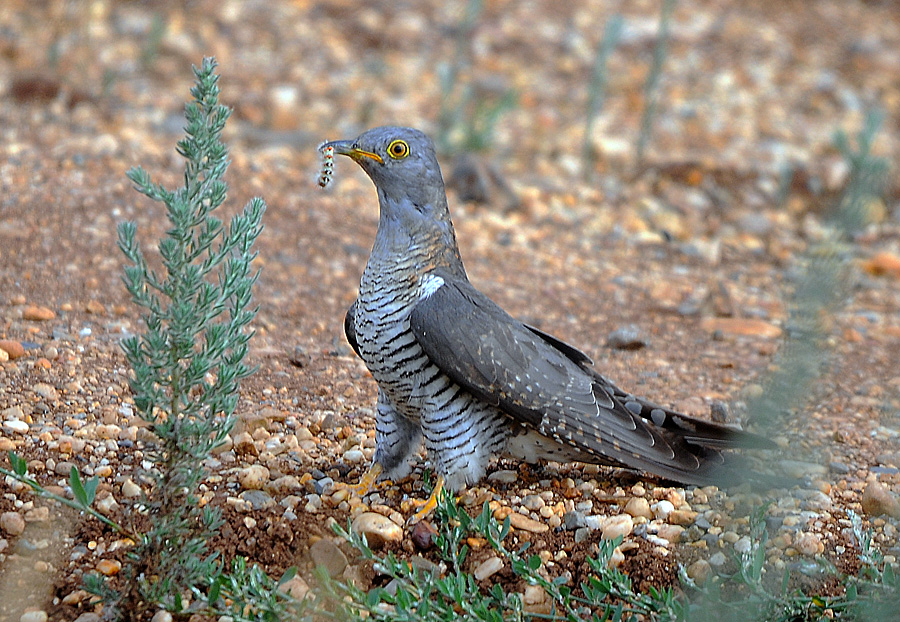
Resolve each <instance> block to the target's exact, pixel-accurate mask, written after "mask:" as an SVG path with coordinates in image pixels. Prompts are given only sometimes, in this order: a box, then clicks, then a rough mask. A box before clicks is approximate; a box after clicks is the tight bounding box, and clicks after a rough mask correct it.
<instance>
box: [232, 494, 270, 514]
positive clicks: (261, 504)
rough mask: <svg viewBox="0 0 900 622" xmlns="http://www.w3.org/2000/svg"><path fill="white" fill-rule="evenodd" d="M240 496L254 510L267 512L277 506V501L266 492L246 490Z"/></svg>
mask: <svg viewBox="0 0 900 622" xmlns="http://www.w3.org/2000/svg"><path fill="white" fill-rule="evenodd" d="M239 496H240V499H241V500H242V501H244V502H246V503H249V504H250V507H251V508H252V509H254V510H267V509H269V508H270V507H272V506H274V505H275V499H273V498H272V496H271V495H270V494H269V493H267V492H266V491H265V490H245V491H244V492H242V493H241V494H240V495H239Z"/></svg>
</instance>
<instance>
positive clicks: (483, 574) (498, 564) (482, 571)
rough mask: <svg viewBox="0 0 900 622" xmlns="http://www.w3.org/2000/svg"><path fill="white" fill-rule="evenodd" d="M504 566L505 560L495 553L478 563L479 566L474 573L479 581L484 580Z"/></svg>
mask: <svg viewBox="0 0 900 622" xmlns="http://www.w3.org/2000/svg"><path fill="white" fill-rule="evenodd" d="M502 568H503V560H502V559H500V558H499V557H497V556H496V555H495V556H493V557H489V558H487V559H486V560H484V561H483V562H481V563H480V564H478V568H476V569H475V572H474V573H473V574H474V575H475V578H476V579H477V580H478V581H483V580H484V579H487V578H488V577H490V576H492V575H494V574H496V573H497V572H499V571H500V570H501V569H502Z"/></svg>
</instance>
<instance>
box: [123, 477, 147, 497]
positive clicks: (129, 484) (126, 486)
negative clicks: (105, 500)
mask: <svg viewBox="0 0 900 622" xmlns="http://www.w3.org/2000/svg"><path fill="white" fill-rule="evenodd" d="M142 494H143V491H142V490H141V487H140V486H138V485H137V484H135V483H134V482H133V481H132V479H131V478H128V479H126V480H125V481H124V482H123V483H122V496H123V497H126V498H128V499H133V498H135V497H140V496H141V495H142Z"/></svg>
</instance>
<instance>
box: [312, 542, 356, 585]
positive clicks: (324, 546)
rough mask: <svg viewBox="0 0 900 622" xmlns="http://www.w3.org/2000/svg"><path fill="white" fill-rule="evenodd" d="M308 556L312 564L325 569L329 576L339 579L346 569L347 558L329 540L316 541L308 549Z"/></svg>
mask: <svg viewBox="0 0 900 622" xmlns="http://www.w3.org/2000/svg"><path fill="white" fill-rule="evenodd" d="M309 556H310V557H311V558H312V561H313V564H315V565H316V566H321V567H323V568H325V571H326V572H327V573H328V574H329V576H331V577H332V578H334V577H339V576H341V573H342V572H344V568H346V567H347V556H346V555H344V552H343V551H341V549H340V548H338V545H336V544H335V543H334V542H332V541H331V540H327V539H324V538H323V539H321V540H316V541H315V542H314V543H313V545H312V546H311V547H309Z"/></svg>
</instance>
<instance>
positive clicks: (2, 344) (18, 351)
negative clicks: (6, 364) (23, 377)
mask: <svg viewBox="0 0 900 622" xmlns="http://www.w3.org/2000/svg"><path fill="white" fill-rule="evenodd" d="M0 350H3V351H4V352H6V354H7V355H8V360H10V361H14V360H16V359H17V358H19V357H22V356H25V347H24V346H23V345H22V344H21V343H19V342H18V341H13V340H12V339H0Z"/></svg>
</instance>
